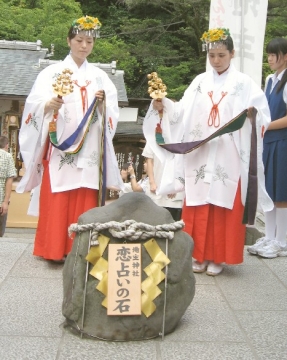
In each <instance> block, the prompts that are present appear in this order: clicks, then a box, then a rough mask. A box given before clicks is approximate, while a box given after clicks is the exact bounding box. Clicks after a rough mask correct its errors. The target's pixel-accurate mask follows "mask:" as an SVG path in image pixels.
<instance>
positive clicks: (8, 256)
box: [0, 241, 27, 283]
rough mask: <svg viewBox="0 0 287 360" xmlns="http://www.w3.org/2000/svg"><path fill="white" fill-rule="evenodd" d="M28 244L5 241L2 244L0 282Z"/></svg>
mask: <svg viewBox="0 0 287 360" xmlns="http://www.w3.org/2000/svg"><path fill="white" fill-rule="evenodd" d="M26 247H27V244H18V243H10V242H8V241H3V242H2V243H1V245H0V283H1V282H2V281H3V280H4V279H5V277H6V276H7V275H8V273H9V272H10V271H11V269H12V268H13V266H14V264H15V262H16V261H17V260H18V259H19V257H20V256H21V255H22V253H23V252H24V251H25V249H26Z"/></svg>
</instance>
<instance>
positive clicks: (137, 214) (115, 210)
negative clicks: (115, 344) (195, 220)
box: [62, 193, 195, 341]
mask: <svg viewBox="0 0 287 360" xmlns="http://www.w3.org/2000/svg"><path fill="white" fill-rule="evenodd" d="M126 220H135V221H136V222H143V223H146V224H150V225H153V226H155V225H162V224H170V223H173V222H174V220H173V219H172V217H171V215H170V213H169V212H168V211H167V210H166V209H164V208H161V207H159V206H157V205H155V204H154V202H153V201H152V200H151V199H150V198H149V197H148V196H146V195H144V194H141V193H129V194H125V195H123V196H122V197H121V198H120V199H118V200H116V201H114V202H112V203H111V204H109V205H107V206H104V207H101V208H94V209H92V210H90V211H88V212H86V213H84V214H82V215H81V216H80V218H79V221H78V224H79V225H80V224H90V223H106V222H109V221H117V222H124V221H126ZM102 234H103V235H105V236H108V237H109V238H110V244H113V243H119V242H120V243H122V242H123V241H124V239H118V238H114V237H113V236H112V235H111V234H110V232H108V231H107V230H106V231H103V232H102ZM155 239H156V241H157V243H158V245H159V246H160V248H161V249H162V250H163V252H164V253H165V252H166V241H165V239H161V238H155ZM145 241H147V240H136V242H137V243H141V244H143V243H144V242H145ZM88 247H89V232H88V231H86V232H82V233H81V234H80V233H78V234H77V235H76V237H75V240H74V244H73V248H72V251H71V253H70V254H69V255H68V257H67V259H66V262H65V265H64V269H63V282H64V299H63V306H62V311H63V315H64V316H65V318H66V325H67V327H68V328H70V329H74V330H76V331H78V332H79V333H83V334H85V335H88V336H92V337H96V338H100V339H105V340H122V341H126V340H141V339H149V338H153V337H157V336H159V335H160V334H161V333H162V329H163V326H162V324H163V310H164V281H163V282H161V283H160V284H159V285H158V286H159V288H160V289H161V290H162V294H161V295H159V296H158V297H157V298H156V299H155V300H154V303H155V305H156V311H155V312H154V313H153V314H152V315H151V316H150V317H148V318H147V317H146V316H145V315H144V314H143V313H142V315H138V316H108V315H107V309H106V308H105V307H103V306H102V305H101V303H102V301H103V299H104V295H103V294H102V293H101V292H99V291H98V290H96V286H97V284H98V282H99V281H98V280H97V279H95V278H94V277H92V276H91V275H89V276H88V281H87V290H86V302H85V316H84V325H83V326H82V321H83V319H82V313H83V300H84V287H85V276H86V264H87V262H86V260H85V258H86V255H87V253H88ZM192 250H193V241H192V238H191V237H190V236H189V235H187V234H186V233H185V232H183V231H182V230H178V231H176V232H175V236H174V238H173V239H172V240H169V241H168V258H169V259H170V260H171V263H170V264H169V265H168V276H167V284H168V285H167V290H166V291H167V292H166V315H165V316H166V318H165V326H164V334H168V333H170V332H172V331H174V330H175V328H176V326H177V324H178V323H179V321H180V319H181V317H182V316H183V314H184V312H185V311H186V309H187V307H188V306H189V305H190V303H191V301H192V299H193V297H194V292H195V277H194V274H193V271H192V259H191V255H192ZM103 257H104V258H105V259H108V250H107V249H106V250H105V252H104V254H103ZM150 263H151V258H150V256H149V255H148V253H147V252H146V250H145V248H144V247H143V246H142V268H143V269H144V268H145V267H146V266H147V265H148V264H150ZM91 267H92V265H91ZM91 267H90V268H89V270H90V269H91ZM145 278H146V275H145V273H144V272H142V280H144V279H145Z"/></svg>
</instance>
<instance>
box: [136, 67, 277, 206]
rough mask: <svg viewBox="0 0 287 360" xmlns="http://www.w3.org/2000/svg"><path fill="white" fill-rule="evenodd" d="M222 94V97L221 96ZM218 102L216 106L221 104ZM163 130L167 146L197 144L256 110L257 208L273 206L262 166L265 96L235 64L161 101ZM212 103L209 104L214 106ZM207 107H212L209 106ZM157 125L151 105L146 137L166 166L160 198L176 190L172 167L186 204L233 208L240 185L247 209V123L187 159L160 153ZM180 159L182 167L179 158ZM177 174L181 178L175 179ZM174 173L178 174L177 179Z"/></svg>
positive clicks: (203, 76) (267, 117)
mask: <svg viewBox="0 0 287 360" xmlns="http://www.w3.org/2000/svg"><path fill="white" fill-rule="evenodd" d="M211 93H212V94H211ZM223 93H224V94H225V93H226V94H225V96H222V95H223ZM221 98H222V100H221V101H220V99H221ZM162 101H163V105H164V113H163V120H162V130H163V137H164V139H165V143H177V142H192V141H200V140H203V139H205V138H207V137H208V136H210V135H211V134H213V133H214V132H215V131H217V130H218V129H219V128H220V127H222V126H224V125H225V124H226V123H227V122H229V121H230V120H231V119H233V118H235V117H236V116H237V115H239V114H240V113H241V112H242V111H243V110H245V109H248V108H249V107H252V106H253V107H255V108H256V110H257V115H256V128H257V164H258V203H259V204H260V205H261V208H262V210H264V211H270V210H271V209H272V208H273V202H272V201H271V199H270V198H269V196H268V195H267V192H266V189H265V183H264V169H263V163H262V134H261V132H262V127H264V129H265V130H266V129H267V127H268V124H269V122H270V121H271V119H270V112H269V107H268V103H267V100H266V97H265V95H264V93H263V91H262V90H261V89H260V88H259V87H258V86H257V85H256V84H255V83H254V81H253V80H252V79H251V78H250V77H248V76H247V75H245V74H243V73H241V72H239V71H237V70H236V69H235V67H234V66H233V65H230V67H229V69H228V70H227V71H225V72H224V73H223V74H221V75H218V73H217V72H216V71H215V70H213V69H212V70H210V71H208V72H205V73H203V74H200V75H198V76H197V77H196V78H195V79H194V81H193V82H192V83H191V84H190V86H189V87H188V88H187V90H186V91H185V93H184V96H183V98H182V99H181V100H180V101H179V102H177V103H174V102H173V101H171V100H169V99H167V98H164V99H163V100H162ZM212 101H213V102H212ZM219 101H220V103H219V105H218V111H219V114H218V117H217V118H216V121H220V124H219V127H214V126H209V125H208V120H209V116H210V112H211V109H212V106H213V103H214V104H218V102H219ZM207 104H209V105H210V106H207ZM158 122H159V117H158V112H157V111H155V110H153V105H152V104H151V106H150V108H149V111H148V113H147V115H146V117H145V120H144V125H143V128H144V134H145V137H146V139H147V142H148V143H149V145H150V146H151V147H152V149H153V151H154V152H155V153H156V154H157V156H158V157H159V158H160V159H161V161H162V162H163V163H164V166H165V175H164V176H163V177H162V179H163V180H162V183H161V186H160V188H159V192H161V193H170V192H172V186H173V187H174V189H173V190H174V191H179V186H178V184H179V182H178V181H174V179H172V178H171V177H172V175H171V172H170V171H169V170H168V169H170V165H171V164H174V165H173V166H174V168H175V169H176V170H175V172H174V174H173V178H175V179H177V178H180V177H183V178H184V180H185V193H186V205H187V206H197V205H205V204H213V205H216V206H220V207H224V208H227V209H232V208H233V203H234V199H235V194H236V191H237V187H238V182H239V180H240V183H241V196H242V204H243V205H245V200H246V193H247V184H248V171H249V160H250V146H251V123H250V120H249V119H248V118H247V119H246V120H245V123H244V125H243V127H242V128H241V129H240V130H238V131H235V132H232V133H229V134H225V135H222V136H220V137H218V138H216V139H213V140H211V141H210V142H209V143H207V144H205V145H203V146H202V147H200V148H199V149H196V150H194V151H192V152H190V153H188V154H185V155H174V154H171V153H169V152H168V151H166V150H165V149H163V148H160V147H159V146H158V145H157V144H156V141H155V135H154V134H155V132H154V131H155V127H156V123H158ZM180 157H183V162H184V165H183V166H182V167H181V170H180V165H175V164H178V161H177V160H176V159H177V158H180ZM180 171H181V174H182V175H179V174H180ZM176 174H177V175H176Z"/></svg>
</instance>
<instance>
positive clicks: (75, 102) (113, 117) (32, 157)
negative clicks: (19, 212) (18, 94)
mask: <svg viewBox="0 0 287 360" xmlns="http://www.w3.org/2000/svg"><path fill="white" fill-rule="evenodd" d="M66 68H68V69H70V70H71V71H72V72H73V74H72V75H71V79H72V80H76V81H77V83H78V84H79V86H85V85H87V83H88V82H90V83H89V84H88V85H87V86H86V89H87V94H88V107H89V106H90V104H91V103H92V101H93V99H94V98H95V93H96V92H97V91H98V90H102V89H103V90H104V91H105V100H106V136H107V137H106V139H107V141H106V159H107V180H106V185H107V187H114V188H117V189H121V188H122V186H123V182H122V179H121V176H120V172H119V169H118V163H117V159H116V156H115V152H114V148H113V143H112V138H113V136H114V134H115V131H116V127H117V122H118V118H119V109H118V99H117V90H116V87H115V85H114V84H113V82H112V81H111V80H110V79H109V77H108V75H107V73H106V72H104V71H103V70H101V69H99V68H98V67H96V66H94V65H92V64H89V63H88V62H87V61H85V62H84V63H83V64H82V66H81V67H80V68H78V66H77V65H76V63H75V62H74V61H73V59H72V57H71V56H70V55H68V56H67V57H66V58H65V60H64V61H61V62H59V63H57V64H52V65H50V66H48V67H47V68H45V69H44V70H43V71H41V73H40V74H39V75H38V77H37V79H36V81H35V83H34V85H33V88H32V90H31V92H30V94H29V96H28V98H27V100H26V103H25V108H24V112H23V118H22V125H21V130H20V135H19V144H20V151H21V154H22V157H23V160H24V164H25V167H26V173H25V175H24V176H23V178H22V180H21V181H20V183H19V185H18V186H17V189H16V191H17V192H20V193H21V192H25V191H30V190H32V189H34V188H36V187H37V186H38V185H39V184H40V183H41V178H42V159H43V156H44V150H45V143H46V140H47V137H48V129H49V128H48V127H49V122H50V121H51V120H52V118H53V111H50V112H48V113H47V114H46V115H45V116H44V107H45V104H46V102H47V101H49V100H50V99H51V98H52V97H55V96H56V94H55V93H53V87H52V84H53V83H55V80H56V78H57V76H58V75H59V74H60V73H61V72H62V71H63V70H64V69H66ZM63 100H64V104H63V106H62V107H61V109H60V110H59V113H58V119H57V140H58V143H59V144H61V143H62V142H63V141H64V140H66V139H67V138H68V137H69V136H70V135H71V134H72V133H73V132H74V131H75V130H76V128H77V127H78V125H79V124H80V122H81V120H82V119H83V117H84V113H83V101H82V97H81V92H80V87H78V86H77V85H74V90H73V92H72V93H71V94H69V95H66V96H64V97H63ZM97 117H98V120H96V121H94V122H93V123H92V124H91V125H90V128H89V131H88V133H87V136H86V138H85V142H84V145H83V147H82V149H81V150H80V152H79V153H78V154H67V153H65V152H63V151H60V150H58V149H57V148H55V147H53V146H52V147H51V154H50V160H49V171H50V182H51V190H52V192H53V193H55V192H62V191H66V190H72V189H77V188H81V187H86V188H90V189H99V178H100V174H99V165H100V154H101V149H100V145H101V132H102V116H101V114H100V113H99V111H98V110H97ZM67 151H68V150H67ZM32 212H33V211H32Z"/></svg>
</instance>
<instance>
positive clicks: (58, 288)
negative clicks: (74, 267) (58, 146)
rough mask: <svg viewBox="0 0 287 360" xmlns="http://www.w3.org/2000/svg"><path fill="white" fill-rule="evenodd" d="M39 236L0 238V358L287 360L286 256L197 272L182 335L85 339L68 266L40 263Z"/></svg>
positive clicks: (18, 233)
mask: <svg viewBox="0 0 287 360" xmlns="http://www.w3.org/2000/svg"><path fill="white" fill-rule="evenodd" d="M33 238H34V232H33V231H31V230H29V229H7V232H6V234H5V237H3V238H0V359H1V360H14V359H15V360H16V359H17V360H24V359H25V360H33V359H35V360H38V359H41V360H64V359H65V360H66V359H73V360H74V359H79V360H104V359H111V360H123V359H124V360H126V359H132V360H145V359H146V360H173V359H175V360H184V359H187V360H190V359H191V360H192V359H196V360H201V359H202V360H205V359H208V360H209V359H211V360H217V359H218V360H219V359H220V360H224V359H230V360H234V359H242V360H249V359H250V360H251V359H259V360H263V359H266V360H267V359H268V360H272V359H274V360H275V359H276V360H282V359H287V258H276V259H272V260H267V259H266V260H264V259H261V258H258V257H256V256H251V255H249V254H248V253H247V252H246V249H245V257H244V263H243V264H241V265H237V266H229V267H227V266H226V267H225V268H224V271H223V273H222V274H221V275H219V276H217V277H209V276H207V275H206V274H196V280H197V284H196V293H195V297H194V300H193V302H192V303H191V305H190V307H189V308H188V310H187V311H186V313H185V315H184V316H183V318H182V320H181V322H180V324H179V325H178V327H177V329H176V330H175V331H174V332H173V333H171V334H169V335H166V336H165V337H164V339H162V338H161V337H158V338H156V339H153V340H147V341H136V342H108V341H101V340H92V339H86V338H83V339H81V338H80V337H78V336H76V335H74V334H71V333H70V332H68V331H67V330H64V329H63V328H62V327H61V326H60V325H61V324H62V322H63V320H64V318H63V316H62V313H61V303H62V267H63V265H56V264H53V263H50V262H47V261H44V260H40V259H38V258H35V257H33V255H32V248H33Z"/></svg>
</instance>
